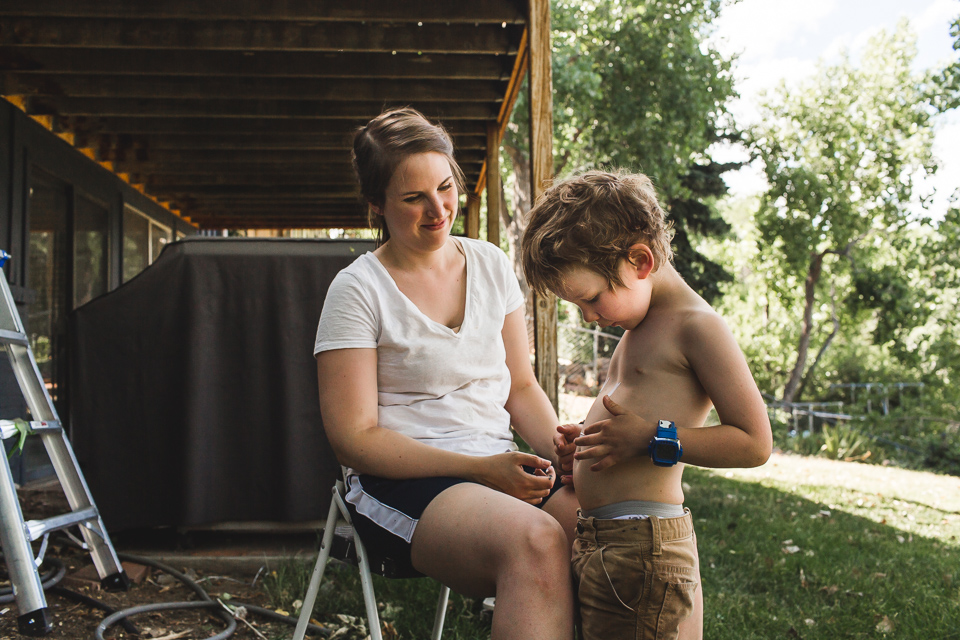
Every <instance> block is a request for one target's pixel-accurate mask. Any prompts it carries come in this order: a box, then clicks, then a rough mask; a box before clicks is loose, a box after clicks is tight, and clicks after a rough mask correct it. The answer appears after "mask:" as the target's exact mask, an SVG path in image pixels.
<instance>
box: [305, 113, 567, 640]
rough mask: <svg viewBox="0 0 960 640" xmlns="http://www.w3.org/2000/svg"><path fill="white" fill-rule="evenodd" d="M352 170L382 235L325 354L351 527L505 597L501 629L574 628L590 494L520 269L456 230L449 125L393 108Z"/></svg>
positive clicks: (363, 260)
mask: <svg viewBox="0 0 960 640" xmlns="http://www.w3.org/2000/svg"><path fill="white" fill-rule="evenodd" d="M354 166H355V168H356V170H357V175H358V178H359V180H360V186H361V192H362V194H363V197H364V198H365V199H366V201H367V202H368V204H369V208H370V213H371V216H373V217H375V218H376V220H377V221H378V223H379V227H380V230H381V243H380V245H379V247H378V248H377V249H376V250H375V251H374V252H373V253H370V254H365V255H362V256H360V257H359V258H358V259H357V260H356V261H355V262H354V263H353V264H351V265H350V266H349V267H347V268H346V269H344V270H343V271H341V272H340V274H338V276H337V277H336V279H335V280H334V282H333V284H332V285H331V287H330V291H329V292H328V294H327V298H326V301H325V302H324V308H323V313H322V315H321V318H320V326H319V329H318V332H317V344H316V347H315V349H314V353H315V355H316V356H317V371H318V375H319V379H320V406H321V410H322V414H323V422H324V428H325V430H326V434H327V437H328V439H329V441H330V444H331V446H332V447H333V450H334V451H335V452H336V454H337V458H338V459H339V460H340V462H341V463H342V464H343V465H345V466H346V467H348V468H349V469H350V473H349V474H348V485H349V486H348V495H347V499H348V502H349V503H350V508H351V510H352V511H353V512H354V514H355V515H354V523H355V526H356V527H357V529H358V531H359V532H360V534H361V537H363V539H364V541H365V542H366V543H367V546H369V547H371V548H375V549H377V550H378V551H379V552H380V553H381V554H384V555H387V556H389V557H390V558H392V559H393V560H394V561H395V562H397V563H398V564H400V565H403V564H407V563H409V565H410V566H412V567H413V568H415V569H416V570H417V571H420V572H421V573H423V574H426V575H428V576H431V577H433V578H436V579H437V580H439V581H441V582H443V583H444V584H446V585H448V586H449V587H450V588H452V589H454V590H455V591H457V592H459V593H463V594H465V595H470V596H473V597H483V596H489V595H496V596H497V606H496V609H495V612H494V616H493V629H492V637H493V638H495V639H498V640H499V639H505V638H531V637H540V638H544V639H554V638H556V639H560V638H571V637H572V635H573V593H572V587H571V580H570V541H569V539H568V535H570V536H572V535H573V526H574V523H575V521H576V508H577V505H576V498H575V497H574V495H573V491H572V490H571V489H570V488H568V487H561V486H560V484H559V483H558V482H555V479H556V472H555V469H557V468H558V466H557V462H558V461H557V460H556V459H554V454H553V451H554V442H553V441H554V436H555V435H556V426H557V423H558V420H557V416H556V413H555V412H554V411H553V408H552V407H551V405H550V403H549V401H548V399H547V397H546V395H545V394H544V393H543V391H542V390H541V389H540V387H539V386H538V385H537V381H536V378H535V377H534V375H533V371H532V369H531V366H530V359H529V348H528V343H527V331H526V322H525V320H524V316H523V298H522V295H521V294H520V290H519V286H518V285H517V282H516V278H515V276H514V275H513V271H512V270H511V269H510V266H509V264H508V262H507V260H506V258H505V256H504V255H503V253H502V252H501V251H500V250H499V249H498V248H496V247H494V246H492V245H490V244H488V243H484V242H480V241H476V240H469V239H466V238H453V237H451V235H450V229H451V227H452V225H453V221H454V218H455V217H456V214H457V210H458V195H459V194H460V193H462V192H463V190H464V189H463V174H462V173H461V171H460V169H459V167H458V166H457V164H456V162H455V161H454V159H453V144H452V142H451V140H450V138H449V136H448V135H447V133H446V131H444V130H443V128H442V127H440V126H437V125H434V124H432V123H430V122H429V121H427V120H426V119H425V118H424V117H423V116H422V115H421V114H419V113H418V112H416V111H414V110H412V109H398V110H393V111H388V112H385V113H383V114H381V115H380V116H378V117H377V118H375V119H373V120H372V121H370V123H368V124H367V126H366V127H364V128H363V129H361V130H360V131H359V132H357V135H356V137H355V138H354ZM511 424H512V425H513V427H514V428H515V429H516V430H517V432H518V433H519V434H520V435H521V437H523V439H524V440H525V441H526V442H527V443H529V444H530V446H531V447H533V449H534V450H535V451H537V452H538V453H539V454H540V456H537V455H533V454H526V453H522V452H519V451H517V450H516V445H515V444H514V443H513V439H512V436H511V433H510V429H509V427H510V425H511ZM541 456H543V457H541ZM524 467H526V469H525V468H524ZM534 505H537V506H534ZM538 507H541V508H538Z"/></svg>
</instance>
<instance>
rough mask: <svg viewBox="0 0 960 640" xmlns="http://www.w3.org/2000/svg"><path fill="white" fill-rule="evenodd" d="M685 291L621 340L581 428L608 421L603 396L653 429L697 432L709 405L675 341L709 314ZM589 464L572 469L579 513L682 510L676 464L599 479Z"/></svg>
mask: <svg viewBox="0 0 960 640" xmlns="http://www.w3.org/2000/svg"><path fill="white" fill-rule="evenodd" d="M683 289H686V290H685V291H682V293H681V292H677V293H680V295H678V296H676V299H673V300H670V301H666V302H665V303H664V304H657V305H652V306H651V308H650V310H649V311H648V313H647V315H646V317H645V318H644V319H643V321H642V322H641V323H640V325H639V326H637V327H636V328H635V329H633V330H631V331H627V332H626V333H625V334H624V336H623V338H622V339H621V340H620V344H619V345H618V346H617V348H616V350H615V351H614V354H613V357H612V359H611V361H610V369H609V373H608V376H607V380H606V382H605V383H604V386H603V388H602V389H601V391H600V395H599V396H598V398H597V400H596V402H594V404H593V406H592V407H591V408H590V411H589V412H588V413H587V416H586V419H585V420H584V425H589V424H592V423H594V422H597V421H598V420H603V419H605V418H609V417H610V413H609V412H608V411H607V410H606V409H605V408H604V406H603V403H602V402H601V398H602V397H603V396H604V395H607V394H609V395H610V397H611V399H612V400H614V401H615V402H617V403H618V404H619V405H621V406H622V407H624V408H625V409H628V410H629V411H631V412H633V413H635V414H637V415H638V416H640V417H641V418H643V419H644V420H646V421H649V422H651V423H654V424H655V423H656V422H657V421H658V420H672V421H674V422H676V424H677V425H678V426H684V427H701V426H703V424H704V422H705V420H706V418H707V415H708V414H709V412H710V409H711V407H712V404H711V402H710V399H709V398H708V397H707V394H706V393H705V392H704V390H703V387H702V386H701V385H700V382H699V380H698V379H697V377H696V375H695V373H694V372H693V370H692V369H691V368H690V366H689V364H688V363H687V360H686V357H685V356H684V355H683V352H682V338H681V335H682V331H683V327H684V326H685V324H686V323H690V322H696V321H697V316H698V315H699V314H704V313H707V314H713V313H714V311H713V310H712V309H711V308H710V307H709V305H707V303H706V302H704V300H703V299H701V298H700V297H699V296H698V295H696V293H694V292H693V291H692V290H690V289H689V288H687V287H686V286H684V287H683ZM611 390H612V391H611ZM682 443H683V441H682V439H681V444H682ZM594 462H596V460H591V459H585V460H577V461H575V462H574V467H573V478H574V486H575V488H576V491H577V498H578V499H579V501H580V506H581V507H582V508H584V509H587V510H589V509H596V508H597V507H601V506H604V505H607V504H612V503H615V502H622V501H624V500H647V501H652V502H666V503H672V504H682V503H683V489H682V488H681V483H680V480H681V476H682V474H683V466H684V465H683V463H682V462H681V463H679V464H677V465H676V466H674V467H657V466H655V465H654V464H653V462H652V461H651V460H650V457H649V456H647V455H642V456H640V457H633V458H630V459H628V460H624V461H623V462H620V463H619V464H616V465H614V466H613V467H610V468H608V469H605V470H603V471H591V470H590V465H591V464H592V463H594Z"/></svg>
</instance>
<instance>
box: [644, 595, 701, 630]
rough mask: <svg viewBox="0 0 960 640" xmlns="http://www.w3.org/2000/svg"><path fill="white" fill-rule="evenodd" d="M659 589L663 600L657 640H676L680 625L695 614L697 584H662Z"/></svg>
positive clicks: (658, 619)
mask: <svg viewBox="0 0 960 640" xmlns="http://www.w3.org/2000/svg"><path fill="white" fill-rule="evenodd" d="M657 582H660V581H657ZM657 587H659V588H657V589H656V590H657V591H658V592H660V593H662V594H663V600H662V602H661V603H660V614H659V615H658V616H657V635H656V638H657V640H675V638H676V637H677V633H678V628H679V626H680V623H681V622H683V621H684V620H686V619H687V618H689V617H690V614H692V613H693V598H694V594H695V593H696V590H697V583H696V582H691V581H684V582H660V584H659V585H657ZM661 588H662V591H661ZM651 604H653V603H651Z"/></svg>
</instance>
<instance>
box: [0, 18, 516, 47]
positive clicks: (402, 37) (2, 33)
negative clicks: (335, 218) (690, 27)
mask: <svg viewBox="0 0 960 640" xmlns="http://www.w3.org/2000/svg"><path fill="white" fill-rule="evenodd" d="M520 33H521V31H520V27H517V26H514V25H509V26H507V25H503V26H501V25H499V24H496V25H489V24H484V25H481V24H479V23H477V24H462V23H460V24H446V23H427V24H422V25H419V26H418V25H417V24H411V23H384V22H345V21H341V22H309V23H305V22H257V21H249V20H242V21H238V20H182V19H181V20H157V19H150V18H142V17H139V16H138V17H137V18H136V19H118V18H64V17H54V16H44V17H38V18H8V19H6V20H3V21H0V42H3V43H4V44H5V45H6V46H9V47H16V46H44V47H83V48H87V49H114V50H116V49H165V50H169V49H181V50H207V51H210V50H227V51H236V50H242V51H333V52H355V51H382V52H387V53H391V54H393V52H397V53H400V52H404V53H413V54H418V55H419V54H433V53H454V54H462V53H475V54H493V55H497V54H508V55H509V54H515V53H516V51H517V44H518V43H519V40H520Z"/></svg>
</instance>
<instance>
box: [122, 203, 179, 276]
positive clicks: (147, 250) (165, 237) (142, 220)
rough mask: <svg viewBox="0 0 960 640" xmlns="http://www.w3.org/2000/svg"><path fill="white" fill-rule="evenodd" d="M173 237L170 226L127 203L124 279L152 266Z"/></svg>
mask: <svg viewBox="0 0 960 640" xmlns="http://www.w3.org/2000/svg"><path fill="white" fill-rule="evenodd" d="M171 238H172V233H171V230H170V229H169V228H167V227H164V226H163V225H160V224H157V222H155V221H154V220H151V219H150V218H148V217H147V216H146V215H144V214H142V213H140V212H139V211H137V210H136V209H134V208H133V207H131V206H130V205H126V206H125V207H124V208H123V281H124V282H126V281H127V280H129V279H130V278H132V277H134V276H135V275H137V274H138V273H140V272H141V271H143V270H144V269H146V268H147V267H148V266H150V265H151V264H152V263H153V261H154V260H156V259H157V256H159V255H160V251H161V250H162V249H163V247H164V245H166V244H167V243H168V242H170V240H171Z"/></svg>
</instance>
